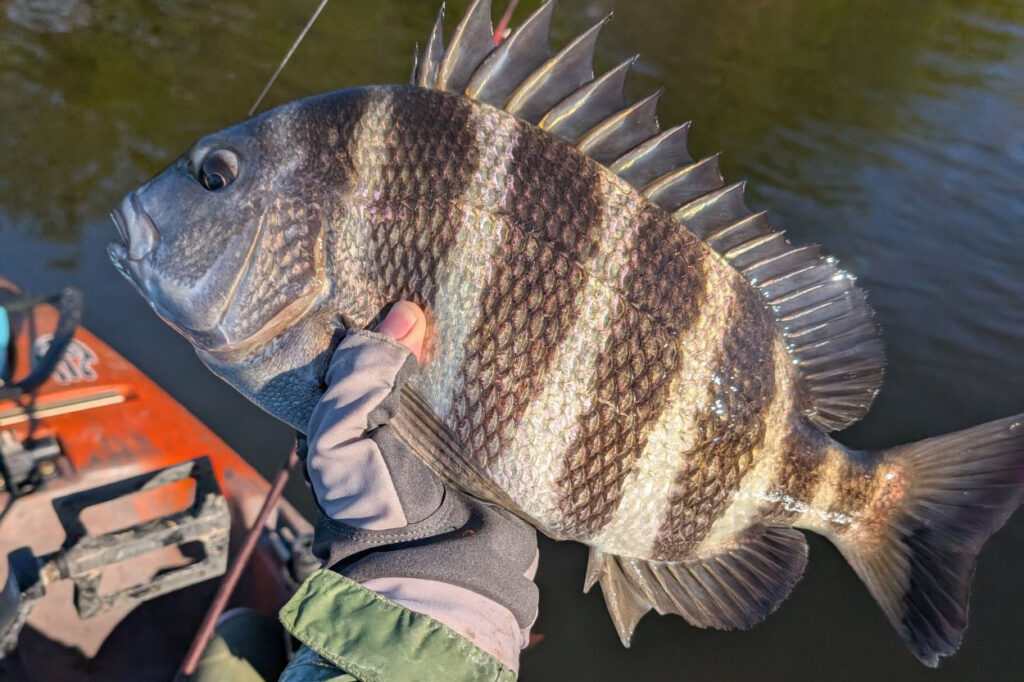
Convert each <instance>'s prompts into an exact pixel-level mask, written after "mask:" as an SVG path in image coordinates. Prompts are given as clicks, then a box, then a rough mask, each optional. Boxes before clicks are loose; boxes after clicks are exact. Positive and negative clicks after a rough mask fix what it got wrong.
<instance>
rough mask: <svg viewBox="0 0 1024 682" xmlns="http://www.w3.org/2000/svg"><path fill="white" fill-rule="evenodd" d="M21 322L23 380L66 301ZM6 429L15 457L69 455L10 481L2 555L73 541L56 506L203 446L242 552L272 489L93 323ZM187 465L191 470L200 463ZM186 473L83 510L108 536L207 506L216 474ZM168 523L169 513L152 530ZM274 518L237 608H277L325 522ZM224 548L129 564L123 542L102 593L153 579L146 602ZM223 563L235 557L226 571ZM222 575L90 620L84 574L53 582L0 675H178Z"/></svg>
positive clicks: (11, 413)
mask: <svg viewBox="0 0 1024 682" xmlns="http://www.w3.org/2000/svg"><path fill="white" fill-rule="evenodd" d="M18 295H19V292H18V290H17V289H16V288H15V287H14V286H13V285H12V284H10V283H9V282H6V281H4V280H2V279H0V305H3V303H4V301H5V300H12V299H13V298H14V297H15V296H18ZM9 318H10V325H11V338H10V341H11V355H10V356H9V357H11V358H13V366H12V369H13V372H11V375H12V376H13V377H15V378H17V377H19V376H24V375H27V374H28V373H29V371H30V370H31V368H32V362H33V360H32V359H33V357H35V358H38V357H39V356H40V355H41V354H42V353H44V352H45V350H46V346H47V344H48V343H49V341H50V339H51V338H52V335H53V334H54V331H55V330H56V329H57V325H58V322H59V319H58V318H59V315H58V312H57V310H56V309H55V308H53V307H51V306H49V305H41V306H36V307H33V308H31V309H28V310H23V311H18V312H14V313H11V314H10V316H9ZM0 438H3V439H4V440H3V441H0V451H2V452H3V453H4V455H5V456H7V454H8V453H9V452H11V451H13V450H14V449H16V448H17V447H18V444H25V443H27V444H29V445H32V444H35V445H37V446H38V445H39V444H41V443H50V444H53V446H54V447H57V446H59V455H56V456H53V455H52V454H48V455H47V456H46V457H45V458H40V459H38V460H36V462H35V470H34V474H33V475H34V478H33V479H32V481H28V482H27V483H26V487H25V489H24V490H19V491H18V492H19V493H21V494H18V495H15V494H12V492H11V490H7V489H6V488H5V489H4V490H3V491H2V492H0V558H2V557H4V556H7V555H8V553H9V552H12V551H14V550H16V549H19V548H24V547H27V548H29V549H30V550H31V552H32V554H34V555H35V556H36V557H44V556H45V555H48V554H51V553H54V552H58V551H60V550H61V549H62V547H66V546H67V545H68V543H69V542H72V541H73V540H74V538H73V537H72V538H69V535H72V534H69V533H68V531H67V527H66V524H65V523H62V520H61V518H59V517H58V514H57V511H56V509H55V502H56V503H57V505H58V506H59V505H60V502H59V500H60V499H61V498H66V497H67V496H69V495H73V494H76V493H82V492H83V491H89V490H94V489H96V488H97V487H98V486H103V485H108V484H111V483H113V482H116V481H123V480H125V479H128V478H131V477H133V476H139V475H141V474H144V473H146V472H152V471H154V470H158V469H161V468H164V467H171V466H174V465H184V463H187V462H190V461H192V460H194V459H196V458H199V457H201V456H205V457H206V458H208V462H209V468H210V470H211V471H212V477H209V478H210V483H209V485H212V486H213V488H219V491H220V493H221V494H222V496H223V501H224V503H226V507H227V510H228V514H229V515H230V542H229V543H228V554H229V555H230V554H232V553H233V552H234V551H235V549H236V548H237V546H238V545H239V543H240V542H241V539H242V537H243V536H244V533H245V529H246V528H248V526H249V525H250V524H251V523H252V521H253V520H254V519H255V517H256V515H257V513H258V511H259V508H260V505H261V504H262V502H263V498H264V497H265V495H266V493H267V491H268V489H269V486H268V484H267V482H266V481H265V480H264V479H263V478H262V477H260V475H259V474H258V473H257V472H256V471H255V470H254V469H253V468H252V467H251V466H250V465H249V464H248V463H246V462H245V461H244V460H243V459H242V458H241V457H240V456H239V455H238V454H237V453H235V452H234V451H233V450H231V448H230V447H228V446H227V444H225V443H224V442H223V441H222V440H220V439H219V438H218V437H217V436H216V435H215V434H213V433H212V432H211V431H210V430H209V429H208V428H206V427H205V426H204V425H203V424H201V423H200V422H199V421H198V419H196V417H194V416H193V415H192V414H190V413H189V412H188V411H187V410H186V409H185V408H184V407H182V406H181V405H180V404H179V403H177V402H176V401H175V400H174V399H173V398H171V397H170V396H169V395H168V394H167V393H166V392H164V391H163V390H162V389H160V387H159V386H157V385H156V384H155V383H154V382H152V381H151V380H150V379H149V378H147V377H146V376H145V375H144V374H143V373H142V372H141V371H139V370H138V369H137V368H135V367H134V366H132V365H131V364H130V363H129V362H127V361H126V360H125V359H124V358H122V357H121V356H120V355H118V354H117V353H116V352H115V351H114V350H112V349H111V348H110V347H109V346H107V345H106V344H105V343H103V342H102V341H100V340H99V339H98V338H97V337H95V336H94V335H92V334H91V333H89V332H88V331H86V330H84V329H82V328H78V329H77V330H75V332H74V337H73V338H72V340H71V342H70V344H69V345H68V347H67V350H66V351H65V353H64V355H63V358H62V359H61V361H60V362H59V363H58V365H57V367H56V368H55V370H54V371H53V373H52V374H51V376H50V377H49V378H48V379H47V381H46V382H45V383H44V384H42V385H41V386H40V387H39V388H38V390H37V391H35V392H34V393H32V394H30V395H26V396H21V397H18V398H9V399H6V400H4V399H0ZM3 443H6V444H7V447H6V448H5V447H4V446H3ZM198 461H200V462H202V461H203V460H198ZM200 468H201V467H200ZM185 469H188V470H189V471H191V469H190V468H189V466H188V465H185ZM179 478H180V479H181V480H176V481H173V482H171V483H167V484H164V485H159V486H155V487H152V489H147V490H144V491H142V492H134V493H131V494H128V495H126V496H116V497H115V498H114V499H112V500H109V501H103V502H100V503H98V504H95V505H90V506H88V507H87V508H85V509H82V510H81V523H82V525H83V526H84V530H85V531H86V532H87V533H88V534H89V536H90V537H94V536H99V535H102V534H108V533H111V532H115V533H116V532H117V531H118V530H120V529H125V528H129V527H134V526H138V525H139V524H143V525H144V526H145V522H147V521H151V520H152V519H156V518H161V517H169V518H170V517H174V515H175V514H179V515H180V514H182V513H183V512H184V511H185V510H188V509H189V508H190V507H191V506H196V505H194V504H193V503H194V502H197V500H196V498H197V497H198V496H200V495H205V493H204V492H203V490H205V488H204V486H206V485H207V484H206V483H204V482H203V481H204V479H203V478H202V477H201V476H199V477H189V476H185V477H184V478H181V477H179ZM161 481H162V479H161ZM161 481H157V482H158V483H159V482H161ZM214 481H215V483H214ZM8 482H10V480H9V479H8ZM12 485H13V484H12ZM150 485H151V486H154V485H155V484H152V483H150ZM174 518H177V517H174ZM161 523H166V522H165V521H160V522H151V523H150V524H149V526H153V525H160V524H161ZM225 525H226V519H225ZM268 525H269V526H270V527H269V528H268V529H267V531H266V532H265V533H264V537H263V538H262V539H261V542H260V546H259V548H258V549H257V551H256V553H255V555H254V557H253V559H252V560H251V562H250V564H249V566H248V568H247V569H246V572H245V574H244V576H243V579H242V581H241V583H240V585H239V587H238V589H237V590H236V592H235V595H234V597H233V599H232V602H231V605H232V606H247V607H249V608H252V609H255V610H256V611H258V612H261V613H265V614H268V615H273V614H275V613H276V610H277V609H278V608H279V607H280V605H281V604H282V603H283V602H284V601H285V599H287V597H288V596H289V594H290V593H291V591H292V590H293V589H294V580H293V579H292V576H291V575H290V574H289V572H288V570H287V566H286V564H287V562H288V560H289V559H290V547H289V543H290V542H291V541H292V540H294V539H297V538H300V537H303V536H306V535H308V533H309V532H310V531H311V527H310V526H309V524H308V523H307V522H306V521H305V520H304V519H303V518H302V517H301V516H300V515H299V514H298V513H297V512H296V511H295V510H294V509H293V508H292V507H291V506H290V505H289V504H287V503H286V502H282V503H281V505H280V506H279V507H278V510H277V512H276V513H275V514H274V515H273V517H272V520H271V523H270V524H268ZM149 526H146V527H147V528H148V527H149ZM154 530H158V529H154ZM147 532H148V531H147ZM159 532H160V533H162V534H161V535H160V538H163V540H160V541H157V542H155V544H156V545H160V544H161V542H164V541H166V539H167V538H172V539H173V535H174V533H167V532H164V531H159ZM129 535H130V534H125V537H129ZM118 537H121V536H118ZM207 539H209V538H208V537H207ZM211 547H213V546H212V545H208V546H207V547H206V548H205V549H204V547H203V546H202V543H201V542H189V543H184V544H180V545H179V544H171V545H168V546H159V547H157V548H156V549H154V550H152V551H144V552H141V553H140V554H139V555H138V556H134V557H132V558H130V559H128V560H126V561H116V559H117V558H118V553H117V552H116V551H115V552H112V553H110V555H109V556H107V559H109V560H114V561H112V562H111V563H110V564H109V565H106V566H104V567H103V568H102V575H100V576H98V578H97V579H96V580H95V581H94V582H95V584H96V590H95V592H96V594H94V595H92V596H93V597H97V596H98V597H99V598H101V599H100V601H102V597H103V596H108V597H109V596H110V595H113V594H116V593H117V591H118V590H121V589H124V588H125V587H128V586H137V585H141V586H143V588H142V589H140V590H136V591H137V592H139V593H140V594H142V596H143V597H144V598H145V596H146V595H145V592H146V588H145V586H152V585H155V584H157V583H159V581H160V580H161V579H164V578H165V577H166V576H169V575H171V574H172V573H174V571H176V570H178V571H181V570H182V569H183V567H189V566H193V565H196V564H197V562H202V561H203V560H204V557H207V555H208V554H210V551H211ZM145 549H147V550H148V545H147V547H146V548H145ZM214 553H216V552H215V551H214ZM222 563H223V561H221V564H222ZM184 570H185V571H188V570H189V569H187V568H185V569H184ZM222 570H223V566H222V565H221V566H220V567H219V570H218V571H217V574H218V575H219V573H220V572H221V571H222ZM5 572H6V571H5ZM86 573H88V571H86ZM205 575H212V574H211V573H210V572H209V571H207V573H206V574H203V573H202V571H199V573H198V577H203V576H205ZM90 577H94V576H90ZM90 585H91V583H90ZM216 585H217V580H216V579H206V580H204V581H202V582H198V583H196V584H193V585H191V586H189V587H185V588H184V589H179V590H177V591H173V592H170V593H168V594H164V595H162V596H158V597H156V598H155V599H152V600H149V601H143V602H142V603H138V601H137V600H133V599H127V600H121V601H117V600H115V601H116V602H117V603H114V604H113V607H112V608H110V609H109V610H107V611H106V612H104V613H100V614H98V615H95V616H93V617H89V618H81V617H80V615H79V612H80V609H78V608H76V602H75V599H76V598H78V599H79V600H81V599H82V594H81V593H83V590H82V589H81V585H80V588H79V590H78V591H79V593H80V594H78V595H76V589H75V585H74V583H73V582H72V581H71V580H58V581H55V582H52V583H50V584H48V585H47V587H46V594H45V597H43V598H42V599H40V600H38V601H37V602H35V603H34V604H33V607H32V610H31V613H30V614H29V616H28V620H27V624H26V626H25V627H24V629H23V630H22V631H21V634H20V637H19V640H18V647H17V650H16V653H15V655H13V656H9V657H8V658H7V659H5V661H4V662H3V664H2V665H3V666H4V667H3V668H0V671H2V672H5V673H7V674H8V675H10V676H12V677H13V678H14V679H18V678H21V679H47V680H64V679H67V680H82V679H115V678H116V679H120V678H125V679H135V680H147V679H153V680H166V679H169V678H170V677H171V675H172V674H173V672H174V670H175V668H176V665H177V664H178V663H179V662H180V659H181V657H182V656H183V655H184V653H185V650H186V649H187V647H188V644H189V642H190V641H191V639H192V636H193V635H194V634H195V630H196V628H197V627H198V625H199V622H200V620H201V619H202V616H203V614H204V612H205V610H206V607H207V605H208V604H209V601H210V599H211V598H212V595H213V592H214V590H215V589H216ZM108 601H109V600H108Z"/></svg>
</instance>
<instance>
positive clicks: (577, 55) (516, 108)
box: [504, 14, 612, 123]
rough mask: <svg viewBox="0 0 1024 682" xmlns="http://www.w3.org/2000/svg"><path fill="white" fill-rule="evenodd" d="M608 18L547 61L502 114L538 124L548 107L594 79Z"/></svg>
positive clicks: (516, 92) (527, 80)
mask: <svg viewBox="0 0 1024 682" xmlns="http://www.w3.org/2000/svg"><path fill="white" fill-rule="evenodd" d="M611 16H612V15H611V14H609V15H607V16H606V17H605V18H603V19H601V21H599V22H597V23H596V24H594V25H593V26H591V27H590V28H589V29H588V30H587V31H585V32H584V33H582V34H581V35H580V36H579V37H577V38H576V39H575V40H573V41H572V42H571V43H569V44H568V45H566V46H565V47H564V48H562V50H561V51H560V52H559V53H558V54H556V55H555V56H554V57H552V58H551V59H549V60H547V61H546V62H544V63H543V64H541V65H540V66H539V67H537V69H536V70H534V72H533V73H531V74H530V75H529V76H527V77H526V78H525V79H524V80H523V82H522V84H521V85H520V86H519V87H518V88H516V90H515V91H514V92H513V93H512V94H511V95H510V96H509V98H508V101H506V102H505V107H504V108H505V110H506V111H508V112H509V113H511V114H514V115H516V116H519V117H520V118H524V119H526V120H527V121H530V122H531V123H537V122H538V121H540V119H541V117H542V116H543V115H544V114H545V113H547V112H548V111H549V110H550V109H551V107H553V106H554V105H555V104H557V103H558V102H560V101H561V100H562V99H563V98H565V97H566V96H567V95H569V94H570V93H572V92H573V91H575V90H576V89H578V88H579V87H580V86H582V85H584V84H585V83H588V82H590V81H591V80H593V78H594V66H593V63H594V49H595V48H596V46H597V38H598V36H599V35H600V34H601V29H603V28H604V26H605V24H607V23H608V20H609V19H611Z"/></svg>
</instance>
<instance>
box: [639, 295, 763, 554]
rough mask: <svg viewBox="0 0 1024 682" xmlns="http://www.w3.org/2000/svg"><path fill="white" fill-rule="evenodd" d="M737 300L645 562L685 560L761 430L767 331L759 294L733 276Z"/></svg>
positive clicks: (725, 501)
mask: <svg viewBox="0 0 1024 682" xmlns="http://www.w3.org/2000/svg"><path fill="white" fill-rule="evenodd" d="M734 282H735V283H734V287H736V288H737V290H736V294H737V302H736V304H735V307H734V308H733V310H732V311H731V314H730V316H729V319H728V320H727V321H726V320H723V323H724V324H729V325H730V328H729V331H728V333H727V334H726V335H725V338H724V339H723V341H722V346H721V349H720V351H719V353H718V357H717V358H716V361H715V368H716V369H715V371H714V373H713V374H712V379H711V382H710V383H709V385H708V392H707V395H708V398H707V401H706V406H705V407H704V410H703V413H702V414H701V415H700V416H698V418H697V424H696V427H695V428H696V431H697V433H698V434H699V436H698V437H699V441H698V443H697V445H696V446H694V447H693V448H692V449H691V450H690V451H688V452H687V453H685V455H684V456H683V465H682V467H681V469H680V470H679V471H678V472H677V473H676V476H675V481H674V482H673V484H672V492H671V493H670V494H669V506H668V511H667V513H666V516H665V519H664V520H663V522H662V524H661V528H660V529H659V531H658V534H657V536H656V537H655V539H654V551H653V554H654V556H653V558H655V559H659V560H664V561H679V560H682V559H686V558H690V557H691V556H692V553H693V550H694V548H695V547H696V546H697V544H698V543H699V542H700V541H701V539H703V538H704V536H705V535H707V533H708V531H709V530H710V529H711V525H712V524H713V523H714V521H715V520H716V519H717V518H718V517H719V516H721V514H722V513H723V511H724V510H725V509H726V507H728V506H729V504H731V502H732V498H733V493H734V492H735V491H736V490H737V489H738V488H739V485H740V482H741V481H742V479H743V476H744V475H745V474H746V473H747V472H748V471H749V470H750V468H751V467H752V466H753V464H754V451H755V450H756V448H757V447H758V446H759V445H760V443H761V441H762V440H763V439H764V436H765V433H766V431H767V424H766V423H765V418H766V412H767V410H768V407H769V405H770V403H771V400H772V397H773V395H774V393H775V362H774V360H775V359H774V354H773V353H772V345H773V339H774V328H773V326H772V323H771V320H770V319H769V316H768V313H767V311H766V309H765V306H764V301H763V300H762V298H761V297H760V295H759V294H758V293H757V292H756V291H755V290H753V289H752V288H750V287H749V286H748V285H747V283H746V282H745V281H743V280H741V279H740V278H739V277H736V278H735V280H734Z"/></svg>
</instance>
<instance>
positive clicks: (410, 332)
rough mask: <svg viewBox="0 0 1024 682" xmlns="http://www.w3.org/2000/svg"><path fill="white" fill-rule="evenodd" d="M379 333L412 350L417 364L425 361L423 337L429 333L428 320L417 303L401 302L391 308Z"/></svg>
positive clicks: (378, 326)
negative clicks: (423, 356)
mask: <svg viewBox="0 0 1024 682" xmlns="http://www.w3.org/2000/svg"><path fill="white" fill-rule="evenodd" d="M377 331H378V332H380V333H381V334H384V335H385V336H390V337H391V338H393V339H394V340H395V341H398V342H399V343H400V344H402V345H403V346H405V347H407V348H408V349H409V350H411V351H412V352H413V355H415V356H416V361H417V362H418V361H420V360H422V359H423V358H422V354H423V336H424V334H426V331H427V319H426V317H425V316H424V315H423V310H421V309H420V307H419V306H418V305H416V304H415V303H411V302H409V301H399V302H398V303H396V304H394V305H393V306H391V310H389V311H388V314H387V316H386V317H385V318H384V319H383V320H382V321H381V323H380V324H379V325H377Z"/></svg>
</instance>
